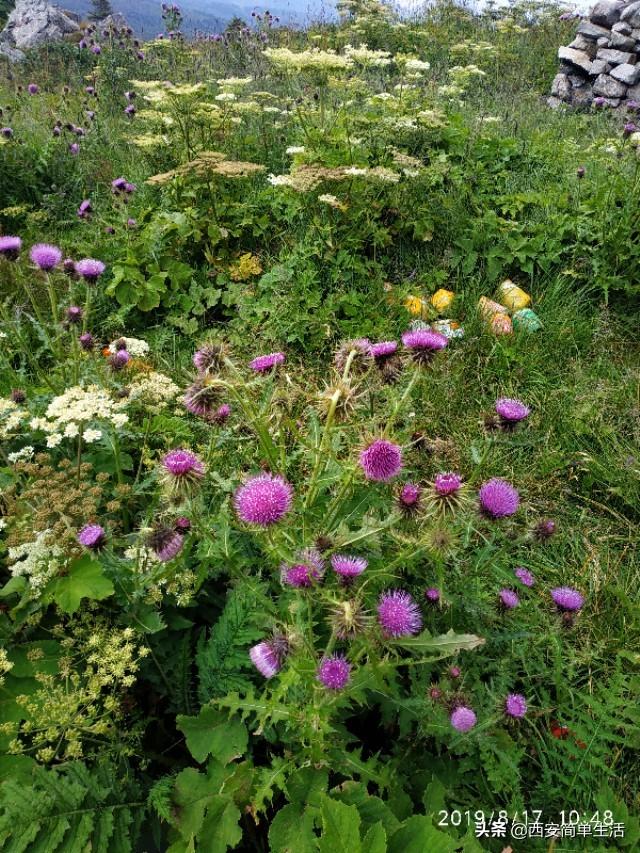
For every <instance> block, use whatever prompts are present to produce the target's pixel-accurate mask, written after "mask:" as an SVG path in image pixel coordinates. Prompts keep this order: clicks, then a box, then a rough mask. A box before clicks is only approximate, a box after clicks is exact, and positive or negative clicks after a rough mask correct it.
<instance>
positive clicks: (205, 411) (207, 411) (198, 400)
mask: <svg viewBox="0 0 640 853" xmlns="http://www.w3.org/2000/svg"><path fill="white" fill-rule="evenodd" d="M182 402H183V403H184V407H185V409H186V410H187V411H188V412H191V414H192V415H196V417H199V418H202V419H203V420H205V421H209V422H210V423H212V422H214V421H215V419H216V415H217V412H218V411H219V407H220V387H219V386H218V385H216V384H215V382H210V381H209V380H208V379H207V377H206V376H202V377H199V378H198V379H196V381H195V382H194V383H193V385H190V386H189V387H188V388H187V390H186V391H185V394H184V397H183V399H182Z"/></svg>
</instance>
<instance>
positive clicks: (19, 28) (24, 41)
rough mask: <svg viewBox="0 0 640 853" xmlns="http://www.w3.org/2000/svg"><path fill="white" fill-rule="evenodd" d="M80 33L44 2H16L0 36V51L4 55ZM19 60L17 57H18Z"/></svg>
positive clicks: (73, 23) (36, 0)
mask: <svg viewBox="0 0 640 853" xmlns="http://www.w3.org/2000/svg"><path fill="white" fill-rule="evenodd" d="M79 29H80V27H79V25H78V22H77V21H75V20H73V18H72V17H70V16H69V15H67V14H66V12H63V11H62V9H58V8H57V6H51V5H49V3H47V2H46V0H17V2H16V5H15V6H14V8H13V10H12V12H11V14H10V15H9V17H8V19H7V24H6V27H5V28H4V30H3V31H2V33H0V50H2V51H3V52H4V53H5V55H8V53H10V52H15V51H16V49H17V51H18V53H20V52H21V51H22V50H24V49H28V48H32V47H38V46H39V45H41V44H46V43H48V42H53V41H60V40H61V39H63V38H64V37H65V36H66V35H68V34H69V33H74V32H77V31H78V30H79ZM19 58H21V57H19Z"/></svg>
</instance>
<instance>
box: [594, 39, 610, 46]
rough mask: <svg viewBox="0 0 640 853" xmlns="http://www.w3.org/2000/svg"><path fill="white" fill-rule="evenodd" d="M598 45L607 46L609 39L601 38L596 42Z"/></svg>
mask: <svg viewBox="0 0 640 853" xmlns="http://www.w3.org/2000/svg"><path fill="white" fill-rule="evenodd" d="M596 44H597V45H598V47H609V39H606V38H601V39H598V41H597V42H596Z"/></svg>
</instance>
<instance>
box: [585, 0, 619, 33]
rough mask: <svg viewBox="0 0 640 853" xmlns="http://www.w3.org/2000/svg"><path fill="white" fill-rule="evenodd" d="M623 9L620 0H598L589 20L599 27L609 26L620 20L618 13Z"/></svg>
mask: <svg viewBox="0 0 640 853" xmlns="http://www.w3.org/2000/svg"><path fill="white" fill-rule="evenodd" d="M623 9H624V3H622V2H621V0H600V2H599V3H596V5H595V6H594V7H593V11H592V12H591V16H590V17H591V20H592V21H593V23H594V24H597V25H598V26H600V27H608V28H609V29H611V27H612V26H613V25H614V24H615V23H617V22H618V21H619V20H620V14H621V12H622V10H623Z"/></svg>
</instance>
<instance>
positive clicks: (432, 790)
mask: <svg viewBox="0 0 640 853" xmlns="http://www.w3.org/2000/svg"><path fill="white" fill-rule="evenodd" d="M446 794H447V789H446V788H445V786H444V785H443V784H442V782H441V781H440V780H439V779H438V778H437V776H434V777H433V778H432V780H431V782H429V784H428V785H427V788H426V790H425V792H424V796H423V797H422V802H423V803H424V810H425V812H426V813H427V815H429V814H431V815H434V814H436V813H437V812H439V811H440V810H442V809H444V808H445V796H446Z"/></svg>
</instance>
